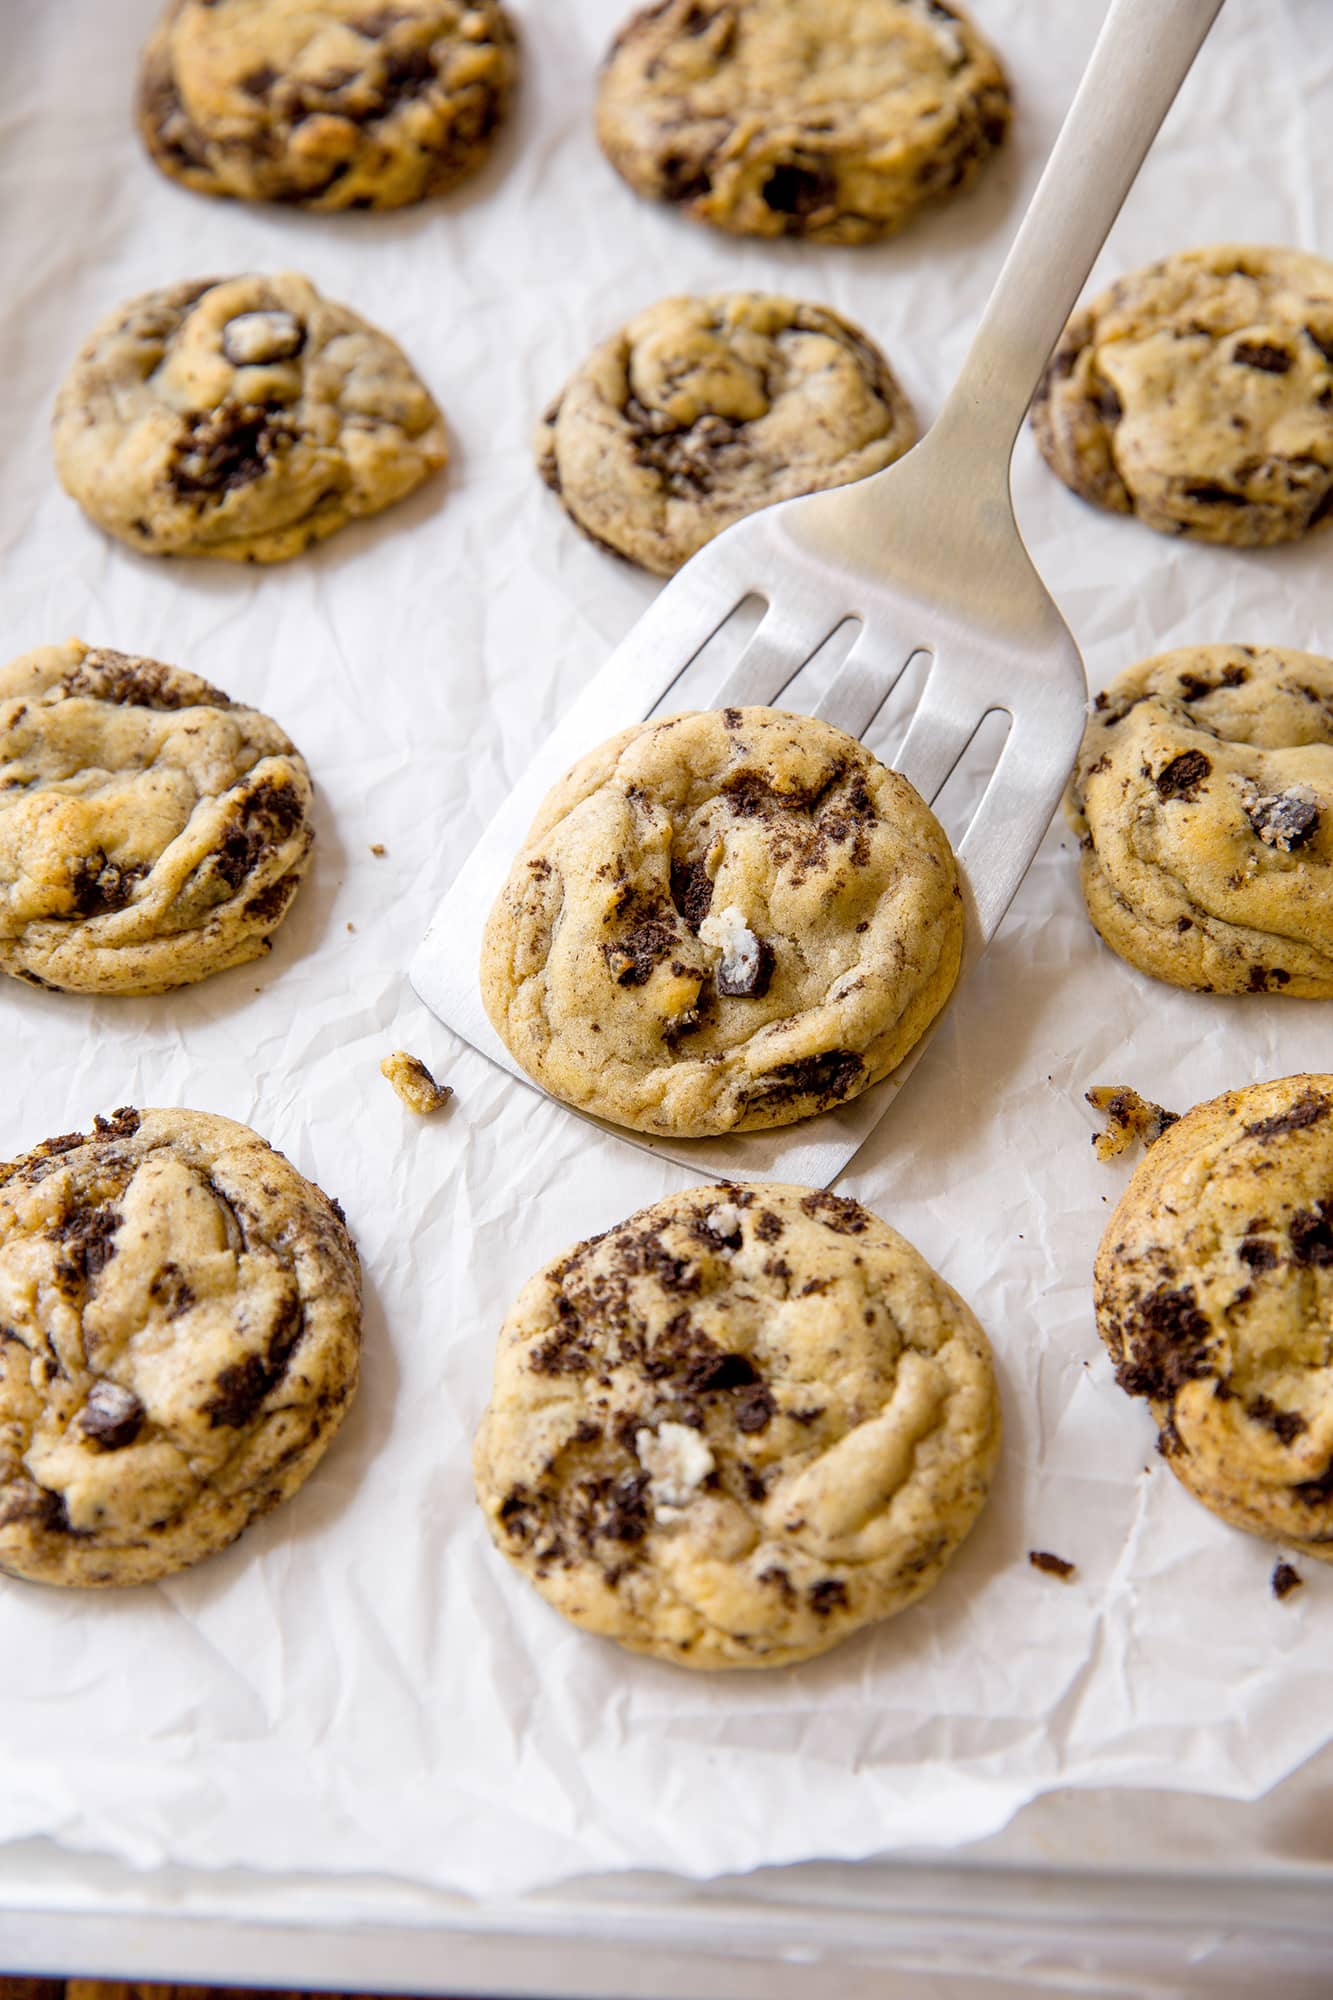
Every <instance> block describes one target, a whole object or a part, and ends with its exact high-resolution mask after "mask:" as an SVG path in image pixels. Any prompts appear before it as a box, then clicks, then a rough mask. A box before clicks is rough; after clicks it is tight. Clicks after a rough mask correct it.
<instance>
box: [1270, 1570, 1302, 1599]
mask: <svg viewBox="0 0 1333 2000" xmlns="http://www.w3.org/2000/svg"><path fill="white" fill-rule="evenodd" d="M1272 1586H1273V1595H1274V1597H1276V1598H1277V1600H1278V1602H1279V1604H1280V1603H1281V1602H1282V1599H1283V1598H1284V1597H1290V1596H1291V1593H1292V1591H1293V1590H1303V1589H1304V1588H1305V1578H1304V1577H1303V1576H1302V1575H1301V1573H1300V1571H1299V1570H1296V1569H1293V1568H1292V1566H1291V1564H1290V1563H1289V1562H1280V1563H1278V1564H1277V1565H1276V1567H1275V1568H1274V1570H1273V1576H1272Z"/></svg>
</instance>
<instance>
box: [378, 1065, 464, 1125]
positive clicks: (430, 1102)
mask: <svg viewBox="0 0 1333 2000" xmlns="http://www.w3.org/2000/svg"><path fill="white" fill-rule="evenodd" d="M380 1075H381V1076H387V1077H388V1079H389V1082H390V1083H391V1084H392V1085H393V1087H394V1089H395V1090H396V1091H397V1092H398V1095H399V1096H400V1097H401V1098H402V1100H403V1103H404V1104H405V1105H406V1106H407V1108H408V1110H409V1111H415V1112H417V1113H419V1114H420V1116H421V1117H423V1118H426V1117H429V1115H430V1113H431V1112H432V1111H441V1110H443V1108H444V1106H445V1105H446V1104H447V1103H448V1102H449V1099H450V1098H451V1097H452V1096H453V1094H454V1093H453V1091H452V1090H451V1089H450V1087H449V1085H448V1084H447V1083H437V1082H436V1081H435V1078H434V1077H433V1076H432V1075H431V1073H430V1071H429V1070H428V1069H427V1068H426V1065H425V1063H424V1062H422V1061H421V1059H420V1057H419V1056H410V1055H408V1053H407V1051H406V1049H395V1050H394V1052H393V1054H392V1055H391V1056H385V1058H384V1061H383V1062H382V1063H381V1064H380Z"/></svg>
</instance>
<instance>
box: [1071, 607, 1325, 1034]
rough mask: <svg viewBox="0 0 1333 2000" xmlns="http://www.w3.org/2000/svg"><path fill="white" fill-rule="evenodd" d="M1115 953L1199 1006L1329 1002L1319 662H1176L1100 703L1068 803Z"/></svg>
mask: <svg viewBox="0 0 1333 2000" xmlns="http://www.w3.org/2000/svg"><path fill="white" fill-rule="evenodd" d="M1065 812H1066V815H1067V817H1068V819H1069V822H1070V825H1071V826H1072V827H1073V828H1074V830H1075V832H1076V833H1077V834H1078V835H1079V839H1080V842H1081V845H1082V877H1083V893H1084V896H1085V898H1086V900H1087V905H1088V912H1089V914H1090V916H1091V917H1092V921H1093V923H1094V924H1095V925H1096V926H1097V929H1098V930H1099V931H1100V932H1101V934H1102V936H1103V937H1104V938H1105V940H1106V942H1107V944H1109V945H1110V947H1111V949H1112V950H1113V951H1116V952H1119V954H1120V956H1121V957H1122V958H1126V959H1128V960H1129V962H1130V964H1131V965H1136V966H1138V968H1139V970H1140V971H1142V972H1148V973H1151V974H1152V976H1153V978H1154V979H1164V980H1166V981H1167V982H1168V983H1169V984H1170V985H1172V986H1187V987H1192V988H1194V989H1195V990H1197V991H1200V992H1205V993H1289V994H1297V995H1300V996H1301V997H1303V998H1313V999H1319V998H1326V997H1327V996H1329V995H1331V994H1333V660H1326V659H1322V658H1321V657H1320V656H1319V655H1318V654H1315V653H1297V652H1292V651H1290V650H1287V649H1280V648H1271V647H1257V646H1182V647H1180V648H1179V649H1178V650H1177V651H1175V652H1172V653H1162V654H1159V655H1158V656H1157V657H1156V658H1155V659H1151V660H1143V661H1141V662H1140V664H1139V665H1138V666H1136V667H1131V668H1130V669H1129V671H1128V672H1127V673H1123V674H1121V675H1120V676H1119V678H1118V679H1117V680H1115V681H1113V682H1112V684H1111V686H1110V687H1109V688H1107V689H1106V690H1105V692H1104V693H1102V694H1099V695H1098V696H1097V700H1096V703H1095V706H1094V709H1093V713H1092V717H1091V719H1090V721H1089V723H1088V727H1087V731H1086V733H1085V735H1084V738H1083V745H1082V748H1081V749H1080V751H1079V755H1078V762H1077V764H1076V765H1075V767H1074V775H1073V777H1072V779H1071V780H1070V785H1069V790H1068V792H1067V794H1066V797H1065Z"/></svg>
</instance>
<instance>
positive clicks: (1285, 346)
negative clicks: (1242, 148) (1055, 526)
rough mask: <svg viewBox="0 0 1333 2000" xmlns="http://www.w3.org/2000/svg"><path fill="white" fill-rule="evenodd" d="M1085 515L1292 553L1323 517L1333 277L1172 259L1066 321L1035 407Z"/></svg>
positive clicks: (1264, 264)
mask: <svg viewBox="0 0 1333 2000" xmlns="http://www.w3.org/2000/svg"><path fill="white" fill-rule="evenodd" d="M1032 421H1033V426H1034V428H1035V430H1036V434H1037V443H1038V444H1039V445H1040V447H1041V450H1042V453H1043V455H1044V457H1045V458H1046V460H1047V462H1048V464H1049V465H1050V466H1051V467H1052V468H1053V470H1054V471H1055V472H1057V473H1058V474H1059V476H1060V478H1061V479H1063V481H1064V482H1065V485H1066V486H1069V487H1071V488H1072V489H1073V491H1074V492H1075V493H1077V494H1079V495H1081V497H1082V498H1083V499H1084V500H1091V501H1093V502H1094V503H1095V504H1096V505H1097V506H1099V507H1108V508H1110V509H1111V510H1112V512H1114V513H1118V514H1137V515H1138V517H1139V519H1140V520H1141V521H1146V522H1147V524H1148V526H1149V527H1150V528H1157V529H1159V530H1160V531H1161V532H1162V533H1163V534H1168V535H1192V536H1193V537H1194V538H1195V539H1196V540H1198V541H1202V542H1225V543H1230V544H1232V545H1233V546H1234V547H1237V548H1243V547H1249V546H1253V545H1256V544H1268V543H1272V542H1289V541H1293V540H1294V539H1295V538H1296V537H1297V536H1298V535H1303V534H1304V533H1305V532H1306V530H1307V529H1308V528H1312V527H1314V526H1315V524H1316V522H1318V521H1321V520H1323V519H1324V518H1325V516H1326V515H1327V514H1328V512H1329V510H1330V508H1331V507H1333V264H1328V263H1326V262H1325V261H1324V259H1323V258H1322V257H1311V256H1308V255H1307V254H1306V253H1305V252H1304V251H1302V250H1280V249H1266V248H1263V247H1244V248H1235V247H1233V246H1230V245H1225V244H1224V245H1222V246H1220V247H1219V248H1216V249H1209V250H1186V251H1180V252H1178V253H1177V254H1176V255H1175V256H1173V257H1167V258H1165V259H1164V260H1163V261H1162V262H1161V263H1160V264H1152V265H1150V266H1149V267H1148V268H1147V269H1146V270H1143V271H1138V272H1135V273H1134V275H1133V276H1132V277H1128V278H1122V279H1121V281H1120V283H1119V284H1118V285H1113V286H1112V287H1111V289H1110V291H1109V292H1103V293H1102V295H1101V297H1100V298H1097V299H1094V300H1093V301H1092V303H1091V304H1090V305H1087V306H1084V307H1083V308H1082V309H1081V310H1080V311H1078V312H1076V313H1075V315H1074V317H1073V318H1072V319H1071V320H1070V322H1069V325H1068V326H1067V327H1066V329H1065V331H1064V334H1063V336H1062V337H1061V340H1060V344H1059V346H1058V347H1057V348H1056V350H1055V353H1054V354H1053V355H1052V357H1051V361H1050V364H1049V366H1048V368H1047V370H1046V375H1045V378H1044V380H1043V382H1042V386H1041V388H1040V389H1039V390H1038V392H1037V399H1036V402H1035V404H1034V405H1033V412H1032Z"/></svg>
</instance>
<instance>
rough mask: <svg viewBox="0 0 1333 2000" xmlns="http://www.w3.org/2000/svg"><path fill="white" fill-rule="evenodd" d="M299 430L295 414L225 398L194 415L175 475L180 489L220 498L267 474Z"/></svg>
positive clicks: (187, 493)
mask: <svg viewBox="0 0 1333 2000" xmlns="http://www.w3.org/2000/svg"><path fill="white" fill-rule="evenodd" d="M295 436H296V430H295V427H294V425H293V424H292V421H291V419H290V418H289V417H287V416H285V415H284V414H283V413H282V411H281V410H278V409H272V408H269V407H268V406H266V405H264V404H260V403H232V402H226V401H224V402H221V403H219V404H218V406H217V408H216V409H213V410H205V411H202V412H201V413H200V414H199V415H197V416H194V417H191V418H190V419H189V420H188V425H187V428H186V430H185V432H184V434H183V436H182V437H181V439H180V441H179V442H178V444H177V446H176V450H175V454H174V456H173V458H172V462H171V467H170V473H169V477H170V479H171V483H172V485H173V486H174V487H175V489H176V491H177V493H179V494H181V495H183V496H185V497H186V498H192V497H194V496H195V495H204V496H206V497H208V498H211V499H217V498H219V497H221V496H222V495H223V494H225V493H230V492H231V491H232V490H233V489H234V488H235V487H237V486H248V485H249V484H250V483H251V481H252V480H255V479H259V478H262V476H263V475H264V473H265V472H267V471H268V469H269V467H270V465H271V464H272V463H273V462H274V460H275V459H277V458H278V457H280V456H281V454H282V453H283V452H284V451H286V450H287V449H288V447H289V446H290V445H291V443H292V440H293V439H294V438H295Z"/></svg>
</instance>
